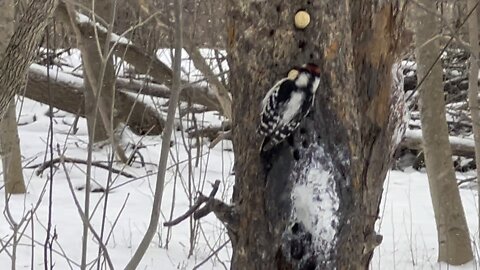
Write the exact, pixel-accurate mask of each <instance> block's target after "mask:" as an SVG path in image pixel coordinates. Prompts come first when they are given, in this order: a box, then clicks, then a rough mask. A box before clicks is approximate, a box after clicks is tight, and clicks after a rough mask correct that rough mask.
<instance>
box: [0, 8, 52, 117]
mask: <svg viewBox="0 0 480 270" xmlns="http://www.w3.org/2000/svg"><path fill="white" fill-rule="evenodd" d="M57 2H58V0H43V1H42V0H32V1H30V3H29V5H28V7H27V10H26V12H25V14H24V15H23V16H22V18H21V19H20V21H19V22H18V25H17V28H16V30H15V32H14V33H13V35H12V38H11V39H10V42H9V43H8V46H7V48H6V49H5V52H4V54H3V57H2V59H0V89H2V92H1V93H0V119H1V118H3V116H4V115H5V112H6V111H7V108H8V103H9V102H10V100H11V99H12V98H13V97H14V95H15V92H16V91H18V90H19V89H20V87H21V86H22V85H23V84H24V83H25V75H26V73H27V70H28V67H29V65H30V63H31V62H32V60H33V57H34V56H35V52H36V49H37V46H38V43H39V40H40V37H41V35H42V33H43V29H44V28H45V26H46V25H47V22H48V19H49V18H50V17H52V15H53V12H54V11H55V8H56V6H57Z"/></svg>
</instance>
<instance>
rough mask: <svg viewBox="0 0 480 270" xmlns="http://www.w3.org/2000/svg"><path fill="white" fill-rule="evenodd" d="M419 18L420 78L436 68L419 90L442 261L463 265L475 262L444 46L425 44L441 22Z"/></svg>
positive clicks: (431, 5)
mask: <svg viewBox="0 0 480 270" xmlns="http://www.w3.org/2000/svg"><path fill="white" fill-rule="evenodd" d="M418 2H419V4H421V5H423V6H424V7H426V8H427V9H430V10H435V2H432V1H430V0H419V1H418ZM417 16H418V17H417V20H416V21H417V25H416V35H415V42H416V46H417V50H416V58H417V65H418V67H417V72H418V73H417V74H418V76H419V78H423V77H424V76H425V75H426V74H427V72H428V70H429V68H430V67H432V65H433V68H432V70H431V72H430V73H429V74H428V77H426V79H425V81H424V83H423V85H421V86H420V88H419V94H420V102H421V106H420V114H421V117H420V121H421V124H422V136H423V140H424V155H425V164H426V169H427V175H428V181H429V186H430V195H431V199H432V204H433V210H434V213H435V222H436V225H437V235H438V245H439V247H438V260H439V261H442V262H447V263H449V264H453V265H459V264H463V263H466V262H468V261H470V260H472V258H473V255H472V249H471V246H470V237H469V232H468V227H467V223H466V219H465V215H464V211H463V206H462V202H461V200H460V194H459V191H458V188H457V185H456V179H455V171H454V168H453V162H452V150H451V147H450V144H449V141H448V127H447V121H446V117H445V101H444V94H443V86H442V67H441V64H440V62H437V63H436V64H434V61H435V59H436V57H437V54H438V53H440V46H439V43H438V40H434V41H432V42H429V43H427V44H425V42H427V40H429V39H430V37H431V36H433V35H435V34H436V33H437V31H438V29H439V23H438V22H437V18H436V17H435V16H432V14H430V13H429V12H427V11H425V9H421V8H419V9H418V10H417ZM445 198H448V200H446V199H445Z"/></svg>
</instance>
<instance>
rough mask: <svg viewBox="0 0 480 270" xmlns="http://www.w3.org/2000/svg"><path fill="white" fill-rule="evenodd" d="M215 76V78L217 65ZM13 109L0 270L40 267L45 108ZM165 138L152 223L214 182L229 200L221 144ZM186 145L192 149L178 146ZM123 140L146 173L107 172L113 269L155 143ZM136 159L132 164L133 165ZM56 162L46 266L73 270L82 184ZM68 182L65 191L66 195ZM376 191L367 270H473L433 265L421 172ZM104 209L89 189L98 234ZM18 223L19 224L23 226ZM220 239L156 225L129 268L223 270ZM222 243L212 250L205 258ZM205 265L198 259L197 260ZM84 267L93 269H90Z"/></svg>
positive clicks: (211, 229)
mask: <svg viewBox="0 0 480 270" xmlns="http://www.w3.org/2000/svg"><path fill="white" fill-rule="evenodd" d="M207 53H208V52H206V51H202V54H203V55H204V56H209V57H211V58H213V57H214V55H207ZM170 55H171V52H166V51H161V50H160V51H158V57H159V58H160V59H162V61H164V62H165V63H167V64H168V63H170V62H169V59H170ZM212 61H213V60H212ZM65 64H68V65H70V67H67V66H65ZM79 64H80V57H79V55H78V51H73V53H72V54H71V55H69V56H68V58H67V59H64V62H63V65H64V66H63V71H64V72H69V73H73V74H77V75H81V69H79V68H78V66H79ZM223 64H224V63H222V65H223ZM37 68H38V67H37ZM126 70H128V66H122V68H120V74H121V75H125V72H124V71H126ZM182 70H183V71H184V75H183V76H184V77H183V78H184V79H186V80H189V81H196V80H200V79H201V78H200V77H199V76H200V75H199V73H198V71H196V70H195V69H194V68H193V65H192V63H191V62H189V61H184V62H182ZM215 72H217V73H219V72H220V69H219V68H218V64H217V68H216V69H215ZM187 74H188V75H187ZM192 74H193V75H192ZM17 111H18V113H19V116H20V117H19V124H20V126H19V134H20V140H21V149H22V156H23V165H24V166H25V170H24V176H25V181H26V182H27V184H28V187H27V190H28V193H27V194H26V195H13V196H11V197H9V198H8V200H4V199H0V209H1V210H2V214H3V215H0V270H1V269H11V262H12V257H13V256H14V257H16V258H15V261H16V266H17V269H44V266H43V263H44V253H43V252H44V248H43V246H44V242H45V236H46V229H45V228H46V226H47V221H48V213H49V203H48V202H49V199H50V197H49V196H50V194H49V192H48V189H49V186H48V185H46V183H47V184H48V181H47V179H48V175H49V171H48V169H47V170H45V171H44V172H43V174H41V175H37V174H36V172H37V169H35V168H31V167H32V166H33V165H37V164H41V163H43V162H44V160H48V159H49V151H48V149H47V146H48V145H47V136H48V127H49V117H47V116H46V114H45V113H46V112H47V111H48V106H46V105H42V104H39V103H37V102H34V101H31V100H28V99H25V101H24V102H23V103H22V102H18V103H17ZM74 118H75V116H74V115H71V114H68V113H64V112H57V111H56V112H55V118H54V119H53V120H54V124H53V130H54V147H56V145H57V144H58V145H59V147H60V149H61V151H63V149H66V152H65V154H64V155H65V156H66V157H69V158H77V159H82V160H86V159H87V142H88V138H87V129H86V123H85V121H84V119H80V121H79V124H78V127H79V130H78V132H77V133H76V134H75V135H73V134H71V130H70V129H71V124H72V123H73V122H74ZM197 120H198V121H200V122H203V125H206V126H208V125H209V124H215V125H218V124H219V119H218V116H215V115H214V114H212V113H207V114H199V115H197ZM184 125H189V123H184ZM173 136H174V137H173V138H172V141H173V142H174V143H173V146H172V148H171V152H170V154H171V155H170V160H169V170H168V172H167V177H166V185H165V192H164V196H163V203H162V215H161V220H160V223H161V224H162V223H163V222H165V221H168V220H171V219H172V218H175V217H178V216H180V215H181V214H183V213H184V212H185V211H186V210H187V209H188V208H189V205H191V204H192V203H193V198H194V197H195V195H196V192H197V191H202V192H203V193H207V194H208V193H209V192H210V190H211V186H210V183H213V182H214V181H215V180H217V179H219V180H221V185H220V189H219V192H218V193H217V196H216V197H217V198H219V199H223V200H224V201H227V202H228V201H229V199H230V197H231V192H232V186H233V182H234V176H232V175H231V174H230V173H231V171H232V166H233V153H232V151H231V143H230V142H228V141H223V142H222V143H220V144H218V145H217V146H216V147H215V148H213V149H209V148H208V142H207V141H202V142H201V143H200V144H201V147H197V146H196V141H195V140H189V139H188V138H186V136H185V134H182V132H181V131H176V132H175V133H174V135H173ZM185 142H186V143H187V145H191V147H188V146H187V147H186V146H185ZM128 143H130V144H133V145H134V144H137V143H139V144H141V145H142V146H145V147H142V148H140V150H139V152H140V154H141V156H142V157H143V158H144V162H145V166H141V165H140V162H136V163H134V165H133V166H131V167H127V168H124V170H125V172H128V173H130V174H133V175H135V176H136V178H127V177H125V176H118V175H117V174H113V175H112V178H113V180H112V183H111V186H112V192H111V193H110V194H109V196H108V202H107V208H106V209H107V210H106V219H105V229H104V235H105V236H104V239H107V238H108V242H107V245H106V246H107V250H108V255H109V257H110V258H111V261H112V262H113V265H114V266H115V268H116V269H123V268H124V266H125V265H126V264H127V262H128V261H129V259H130V257H131V255H132V254H133V253H134V252H135V250H136V248H137V246H138V244H139V242H140V241H141V239H142V237H143V235H144V232H145V230H146V228H147V226H148V223H149V218H150V210H151V206H152V202H153V190H154V188H155V180H156V171H157V169H156V166H157V165H156V164H158V159H159V152H160V145H161V138H160V136H148V137H139V136H135V135H132V134H131V133H129V132H126V133H125V136H124V137H123V144H124V145H127V144H128ZM129 149H130V150H128V151H127V152H128V153H130V152H131V148H129ZM54 151H55V154H54V155H55V156H58V154H57V151H56V150H54ZM109 153H110V149H109V147H103V148H101V147H96V148H95V150H94V153H93V159H94V160H96V161H107V160H108V159H109ZM189 156H191V158H190V159H189ZM140 159H141V158H140V157H138V158H137V159H136V161H140ZM189 160H190V162H189ZM65 165H66V168H67V171H65V170H64V168H63V167H62V166H61V165H60V164H56V166H55V169H54V172H55V174H54V177H53V186H52V188H53V193H52V195H51V199H52V207H51V211H52V233H55V236H56V237H55V241H54V243H53V254H52V256H53V261H54V265H55V269H61V270H63V269H78V268H79V264H80V258H81V245H82V222H81V217H80V215H79V213H78V211H77V206H76V205H75V203H74V199H73V196H75V197H76V198H77V199H78V200H79V201H80V205H81V206H82V207H83V198H84V194H85V192H84V189H83V187H84V185H85V178H86V166H85V165H82V164H72V163H66V164H65ZM114 167H115V168H118V169H122V166H121V165H120V164H114ZM0 169H1V168H0ZM67 175H68V176H69V177H68V178H67ZM92 175H93V188H94V189H98V187H105V186H106V184H107V181H108V171H107V170H104V169H101V168H98V167H93V168H92ZM1 177H2V178H3V176H1ZM68 179H70V181H71V184H72V187H73V189H71V188H70V186H69V180H68ZM0 187H2V185H1V182H0ZM384 190H385V192H384V194H383V201H382V204H381V211H380V216H381V218H380V220H379V221H378V222H377V231H378V232H379V233H380V234H382V235H383V242H382V244H381V245H380V246H379V247H378V248H377V249H376V250H375V255H374V257H373V259H372V264H371V268H372V269H378V270H381V269H399V270H400V269H480V268H479V267H477V266H476V265H477V264H476V263H470V264H468V265H465V266H462V267H451V266H447V265H442V264H438V263H437V262H436V255H437V243H436V227H435V221H434V216H433V209H432V204H431V200H430V194H429V190H428V181H427V177H426V174H425V173H424V172H417V171H415V170H412V169H407V170H405V171H404V172H399V171H391V172H390V173H389V174H388V177H387V179H386V181H385V185H384ZM4 193H5V191H4V189H3V188H1V189H0V196H1V197H2V198H4V197H5V196H4ZM460 193H461V196H462V200H463V204H464V208H465V212H466V215H467V219H468V224H469V228H470V234H471V239H472V246H473V247H474V253H475V255H476V257H477V261H479V260H478V258H479V253H480V252H479V251H478V245H476V246H475V244H474V243H477V242H478V239H479V231H478V224H477V222H478V218H477V213H478V207H477V205H476V202H477V198H478V197H477V196H478V195H477V193H476V191H475V189H461V190H460ZM445 200H448V198H445ZM37 204H38V208H36V205H37ZM7 209H8V211H7ZM32 209H33V210H32ZM103 209H104V193H102V192H92V193H91V211H90V212H91V213H92V212H93V214H92V217H91V223H92V225H93V227H94V229H95V230H96V232H97V233H98V234H100V232H101V227H102V217H103V216H104V215H103ZM31 211H33V212H34V214H33V216H30V213H31ZM10 214H11V217H12V218H13V222H15V223H17V224H20V226H19V234H18V235H19V236H21V237H19V243H18V245H16V246H17V248H16V252H15V254H13V253H12V252H13V248H12V245H11V244H12V241H13V239H12V234H13V231H12V228H13V226H12V225H11V221H12V220H11V218H10ZM22 219H25V220H28V222H22ZM193 236H195V237H193ZM88 240H89V242H88V262H90V263H91V262H92V261H93V260H94V259H95V258H96V257H98V252H99V251H98V249H99V246H98V241H97V240H95V239H94V237H93V236H92V234H91V233H90V234H89V239H88ZM227 241H228V237H227V236H226V233H225V229H224V227H223V226H222V224H221V223H220V222H219V221H218V220H216V218H215V217H214V216H213V215H212V214H211V215H209V216H207V217H205V218H203V219H201V221H200V222H199V223H194V222H193V221H191V220H188V219H187V220H185V221H183V222H182V223H180V224H179V225H176V226H174V227H172V228H170V229H169V228H165V227H163V226H161V225H160V226H159V227H158V233H157V235H156V237H155V238H154V241H153V243H152V245H151V246H150V248H149V250H148V251H147V253H146V255H145V257H144V258H143V260H142V262H141V264H140V265H139V267H138V269H165V270H170V269H194V268H195V267H196V266H199V265H201V266H200V268H199V269H229V260H230V254H231V250H230V246H229V244H228V243H226V242H227ZM192 243H193V246H194V248H193V250H191V249H192V248H191V247H192ZM223 246H224V248H221V249H220V251H219V252H218V253H215V252H214V251H215V250H217V249H219V248H220V247H223ZM211 254H215V255H213V256H211ZM207 259H208V260H207ZM204 260H207V262H205V263H204ZM93 268H94V269H96V266H95V267H93Z"/></svg>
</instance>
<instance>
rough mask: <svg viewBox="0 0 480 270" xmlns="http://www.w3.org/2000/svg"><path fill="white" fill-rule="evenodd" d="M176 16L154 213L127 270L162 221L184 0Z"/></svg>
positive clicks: (177, 90) (179, 0)
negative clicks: (169, 89)
mask: <svg viewBox="0 0 480 270" xmlns="http://www.w3.org/2000/svg"><path fill="white" fill-rule="evenodd" d="M174 14H175V21H176V29H175V57H174V59H173V60H174V61H173V84H172V96H171V97H170V104H169V106H168V113H167V122H166V124H165V129H164V131H163V132H164V133H163V138H162V149H161V153H160V161H159V163H158V174H157V183H156V187H155V195H154V198H153V205H152V213H151V216H150V223H149V225H148V228H147V231H146V232H145V235H144V237H143V239H142V241H141V242H140V245H139V246H138V248H137V250H136V251H135V254H134V255H133V257H132V259H131V260H130V261H129V262H128V264H127V266H126V267H125V269H126V270H134V269H136V268H137V266H138V264H139V263H140V261H141V259H142V258H143V255H144V254H145V252H146V251H147V249H148V246H149V245H150V242H151V241H152V239H153V236H154V235H155V232H156V230H157V226H158V220H159V219H160V211H161V205H162V197H163V190H164V185H165V174H166V168H167V161H168V153H169V150H170V138H171V136H172V132H173V124H174V120H175V114H176V110H177V105H178V101H179V97H180V91H181V86H180V85H181V79H180V75H181V61H182V44H183V40H182V36H183V34H182V30H183V19H182V0H177V1H175V2H174Z"/></svg>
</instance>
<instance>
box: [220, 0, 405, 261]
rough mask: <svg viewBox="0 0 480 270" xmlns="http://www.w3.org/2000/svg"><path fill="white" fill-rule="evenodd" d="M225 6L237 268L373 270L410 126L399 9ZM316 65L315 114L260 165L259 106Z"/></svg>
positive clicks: (362, 4) (342, 4) (390, 5)
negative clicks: (397, 159) (292, 73)
mask: <svg viewBox="0 0 480 270" xmlns="http://www.w3.org/2000/svg"><path fill="white" fill-rule="evenodd" d="M379 2H380V3H379ZM227 6H228V13H229V14H228V15H229V16H228V17H229V18H230V20H229V23H228V33H229V40H228V53H229V54H228V55H229V58H228V61H229V66H230V74H231V75H230V86H231V93H232V97H233V110H232V111H233V145H234V151H235V173H236V178H235V188H234V195H233V197H234V198H233V201H234V203H235V206H236V211H237V213H238V216H239V217H238V220H239V224H238V229H237V230H230V237H231V238H232V247H233V255H232V256H233V257H232V269H267V270H269V269H367V268H368V265H369V262H370V259H371V257H372V254H373V249H374V247H375V246H376V245H378V244H379V243H380V241H381V236H379V235H377V234H376V233H375V231H374V223H375V221H376V219H377V217H378V210H379V203H380V200H381V195H382V190H383V189H382V186H383V181H384V179H385V175H386V173H387V170H388V168H389V165H390V160H391V155H392V152H393V147H394V142H398V136H396V135H398V134H394V133H396V132H398V129H397V128H396V127H398V126H402V125H398V123H396V122H398V120H399V119H398V116H396V114H394V112H401V111H402V110H403V107H402V108H398V104H400V103H398V104H397V103H395V104H393V103H392V101H393V100H395V101H396V102H399V101H400V100H398V99H397V98H395V99H392V95H393V93H392V92H391V87H393V86H394V85H395V84H394V85H393V86H392V76H391V72H392V65H393V63H394V60H395V59H394V57H395V55H396V53H397V49H398V48H397V46H398V44H400V43H401V42H400V35H401V33H402V19H403V12H402V11H400V10H399V2H398V1H395V0H392V1H375V0H364V1H337V0H330V1H310V0H300V1H281V0H271V1H247V0H242V1H239V0H235V1H234V0H232V1H230V2H229V5H227ZM300 9H304V10H306V11H307V12H308V13H309V14H310V17H311V21H310V24H309V25H308V26H307V28H305V29H304V30H299V29H296V28H295V27H294V24H293V18H294V15H295V12H297V11H298V10H300ZM308 62H312V63H316V64H318V65H319V66H320V67H321V70H322V72H321V83H320V87H319V89H318V91H317V96H316V100H315V106H314V109H313V111H312V112H311V114H310V116H309V117H307V118H306V119H305V120H304V121H303V123H302V125H301V126H300V127H299V129H298V130H297V132H296V133H295V134H294V135H293V138H292V141H293V146H290V145H289V143H286V142H284V143H282V144H280V145H279V146H278V147H277V148H274V149H273V150H272V152H270V153H267V154H265V155H264V156H262V157H261V156H260V153H259V148H260V143H261V139H262V138H260V137H259V136H258V135H257V134H256V132H255V129H256V124H257V123H258V122H259V117H258V116H259V113H260V110H259V104H260V101H261V99H262V98H263V96H264V94H265V93H266V92H267V91H268V89H269V88H270V87H271V86H272V85H273V83H274V82H275V81H276V80H278V79H280V78H281V77H284V76H285V75H286V74H287V72H288V71H289V69H290V68H292V67H293V66H294V65H296V66H299V65H302V64H304V63H308ZM400 92H401V91H400ZM396 93H398V91H397V92H396ZM392 105H394V106H393V108H391V107H392ZM392 121H394V122H392ZM394 135H395V136H394Z"/></svg>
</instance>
